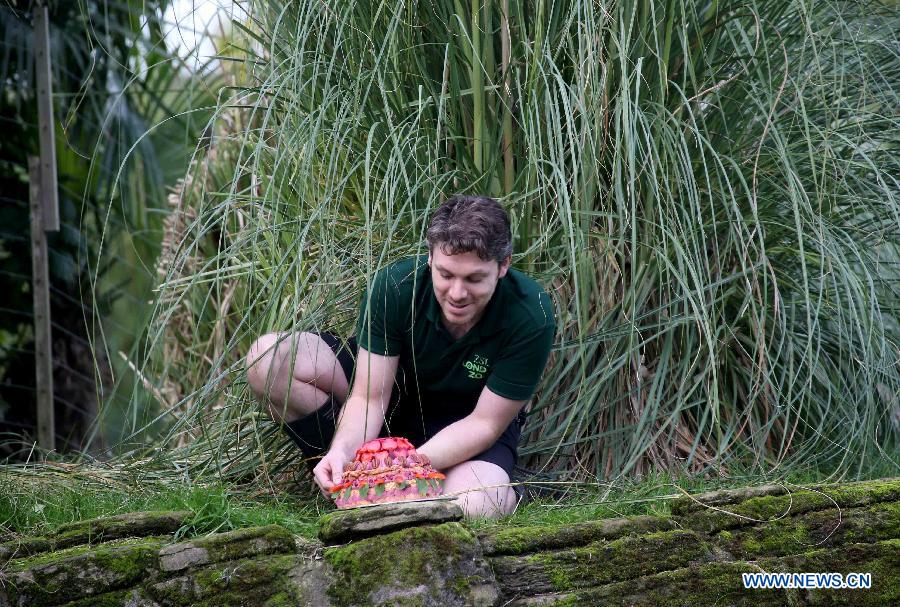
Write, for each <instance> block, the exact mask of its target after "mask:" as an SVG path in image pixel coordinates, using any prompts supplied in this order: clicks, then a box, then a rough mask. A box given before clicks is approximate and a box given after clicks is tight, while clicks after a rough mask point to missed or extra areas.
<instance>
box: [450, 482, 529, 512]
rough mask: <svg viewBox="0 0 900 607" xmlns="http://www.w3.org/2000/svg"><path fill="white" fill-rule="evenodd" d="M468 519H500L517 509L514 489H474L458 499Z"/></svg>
mask: <svg viewBox="0 0 900 607" xmlns="http://www.w3.org/2000/svg"><path fill="white" fill-rule="evenodd" d="M456 501H457V503H458V504H459V505H460V507H461V508H462V511H463V514H464V515H465V517H466V518H500V517H501V516H506V515H507V514H512V513H513V511H514V510H515V509H516V494H515V491H513V489H512V487H508V486H507V487H492V488H488V489H473V490H471V491H467V492H465V493H463V494H462V495H460V496H459V497H458V498H457V499H456Z"/></svg>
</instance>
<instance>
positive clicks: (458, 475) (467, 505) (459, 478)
mask: <svg viewBox="0 0 900 607" xmlns="http://www.w3.org/2000/svg"><path fill="white" fill-rule="evenodd" d="M445 474H446V475H447V480H445V481H444V493H446V494H455V493H459V497H457V500H456V501H457V503H458V504H459V505H460V507H461V508H462V509H463V513H464V514H465V515H466V518H473V517H478V516H482V517H487V518H498V517H500V516H503V515H506V514H511V513H512V512H513V511H514V510H515V509H516V492H515V491H513V488H512V487H510V486H509V476H508V475H507V474H506V471H505V470H504V469H503V468H501V467H500V466H498V465H497V464H492V463H490V462H485V461H481V460H469V461H466V462H462V463H460V464H457V465H455V466H453V467H452V468H449V469H448V470H447V471H446V472H445Z"/></svg>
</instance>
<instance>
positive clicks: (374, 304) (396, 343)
mask: <svg viewBox="0 0 900 607" xmlns="http://www.w3.org/2000/svg"><path fill="white" fill-rule="evenodd" d="M427 261H428V258H427V256H425V255H423V256H419V257H410V258H406V259H403V260H400V261H398V262H396V263H394V264H391V265H389V266H387V267H385V268H383V269H382V270H380V271H379V272H378V273H377V274H376V275H375V278H374V279H373V281H372V286H371V289H370V290H369V291H368V292H367V293H366V294H365V295H364V296H363V300H362V303H361V305H360V314H359V319H358V322H357V329H356V336H357V341H358V343H359V345H360V346H361V347H363V348H365V349H366V350H368V351H369V352H372V353H374V354H381V355H385V356H399V357H400V367H401V368H402V370H403V373H404V375H405V378H406V391H407V393H408V394H410V395H411V396H414V397H415V398H416V400H418V402H419V403H421V405H422V410H423V412H426V413H428V414H432V415H437V416H438V417H441V418H444V417H446V418H448V419H452V418H457V419H458V418H460V417H462V416H465V415H468V414H469V413H471V412H472V410H473V409H474V407H475V404H476V402H477V401H478V397H479V396H480V394H481V391H482V389H483V388H484V387H485V386H487V387H488V388H489V389H490V390H491V391H492V392H494V393H495V394H498V395H500V396H503V397H506V398H509V399H512V400H527V399H529V398H530V397H531V395H532V394H533V393H534V390H535V387H536V386H537V384H538V382H539V381H540V378H541V373H542V372H543V370H544V366H545V365H546V363H547V357H548V356H549V354H550V347H551V345H552V343H553V337H554V333H555V329H556V322H555V320H554V313H553V305H552V303H551V301H550V297H549V296H548V295H547V294H546V293H545V292H544V290H543V289H542V288H541V287H540V285H538V284H537V283H536V282H535V281H534V280H532V279H531V278H529V277H527V276H526V275H525V274H523V273H521V272H519V271H518V270H514V269H512V268H510V269H509V271H508V272H507V274H506V276H505V277H503V278H501V279H500V281H499V282H498V284H497V288H496V290H495V291H494V294H493V295H492V296H491V299H490V301H489V302H488V305H487V307H486V308H485V311H484V314H483V315H482V317H481V319H480V320H479V321H478V323H477V324H476V325H475V326H474V327H472V328H471V329H470V330H469V331H468V333H466V334H465V335H463V336H462V337H461V338H460V339H458V340H456V339H454V338H453V337H452V336H451V335H450V333H449V332H448V331H447V329H446V328H445V327H444V325H443V322H442V321H441V308H440V305H439V304H438V302H437V299H436V298H435V296H434V288H433V286H432V282H431V269H430V268H429V266H428V263H427ZM395 389H397V388H396V387H395Z"/></svg>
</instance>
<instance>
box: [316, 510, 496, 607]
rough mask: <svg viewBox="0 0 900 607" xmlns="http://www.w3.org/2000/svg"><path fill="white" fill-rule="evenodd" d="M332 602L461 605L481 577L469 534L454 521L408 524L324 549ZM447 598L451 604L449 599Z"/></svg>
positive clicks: (347, 603) (473, 544)
mask: <svg viewBox="0 0 900 607" xmlns="http://www.w3.org/2000/svg"><path fill="white" fill-rule="evenodd" d="M325 559H326V561H327V562H328V563H329V564H330V565H331V566H332V567H333V571H334V574H335V577H334V581H333V583H332V584H331V586H330V588H329V589H328V594H329V596H330V597H331V598H332V600H333V601H334V603H335V605H376V604H391V605H401V604H403V605H418V604H422V605H426V604H428V605H431V604H442V605H443V604H461V603H460V602H459V601H462V600H463V597H464V596H465V594H466V593H467V592H468V590H469V588H470V587H471V586H474V585H477V584H479V583H480V584H483V583H485V581H486V578H485V573H486V572H485V571H483V570H481V569H480V568H479V566H478V564H477V563H476V562H475V561H476V559H477V550H476V543H475V536H474V535H473V534H472V533H471V532H470V531H468V530H467V529H466V528H465V527H463V526H462V525H460V524H459V523H445V524H442V525H434V526H426V527H414V528H409V529H404V530H401V531H395V532H393V533H388V534H385V535H379V536H375V537H372V538H369V539H366V540H361V541H359V542H356V543H352V544H348V545H346V546H340V547H335V548H328V549H326V550H325ZM451 601H452V603H451Z"/></svg>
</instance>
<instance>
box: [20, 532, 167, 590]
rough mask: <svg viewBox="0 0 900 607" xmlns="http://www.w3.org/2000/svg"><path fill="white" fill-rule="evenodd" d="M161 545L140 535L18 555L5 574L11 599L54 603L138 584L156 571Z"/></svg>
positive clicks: (152, 575) (154, 574)
mask: <svg viewBox="0 0 900 607" xmlns="http://www.w3.org/2000/svg"><path fill="white" fill-rule="evenodd" d="M161 545H162V542H161V541H159V540H156V539H151V538H142V539H138V540H123V541H121V542H116V543H114V544H101V545H100V546H94V547H88V546H78V547H75V548H69V549H65V550H60V551H58V552H53V553H50V554H42V555H39V556H37V557H32V558H29V559H17V560H16V561H15V569H14V573H13V574H12V575H8V577H7V581H8V582H9V587H10V589H9V594H10V599H11V602H12V603H14V604H15V603H17V602H18V603H23V604H35V605H40V604H55V603H61V602H65V601H72V600H76V599H79V598H81V597H84V596H90V595H102V594H103V593H106V592H108V591H111V590H114V589H119V588H128V587H131V586H136V585H138V584H140V583H141V582H144V581H146V580H147V579H148V578H149V579H152V578H154V577H155V576H157V575H158V573H159V570H158V566H157V565H158V560H157V553H158V551H159V548H160V546H161ZM10 572H13V570H10ZM13 597H15V598H13Z"/></svg>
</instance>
